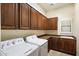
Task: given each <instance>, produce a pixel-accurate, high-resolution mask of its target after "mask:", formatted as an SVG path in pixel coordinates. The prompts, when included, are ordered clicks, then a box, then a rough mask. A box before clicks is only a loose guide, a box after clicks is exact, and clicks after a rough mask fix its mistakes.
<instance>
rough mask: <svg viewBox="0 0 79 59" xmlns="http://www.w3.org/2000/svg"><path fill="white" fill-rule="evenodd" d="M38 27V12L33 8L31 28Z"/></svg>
mask: <svg viewBox="0 0 79 59" xmlns="http://www.w3.org/2000/svg"><path fill="white" fill-rule="evenodd" d="M37 28H38V12H37V11H36V10H35V9H34V8H31V29H37Z"/></svg>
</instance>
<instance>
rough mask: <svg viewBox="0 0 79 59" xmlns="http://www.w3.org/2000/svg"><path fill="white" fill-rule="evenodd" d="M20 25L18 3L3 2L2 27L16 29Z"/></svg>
mask: <svg viewBox="0 0 79 59" xmlns="http://www.w3.org/2000/svg"><path fill="white" fill-rule="evenodd" d="M17 27H18V4H15V3H2V4H1V28H2V29H14V28H17Z"/></svg>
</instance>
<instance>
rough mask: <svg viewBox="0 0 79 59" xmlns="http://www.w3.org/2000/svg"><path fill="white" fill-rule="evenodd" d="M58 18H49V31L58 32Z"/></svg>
mask: <svg viewBox="0 0 79 59" xmlns="http://www.w3.org/2000/svg"><path fill="white" fill-rule="evenodd" d="M57 23H58V17H53V18H49V30H57Z"/></svg>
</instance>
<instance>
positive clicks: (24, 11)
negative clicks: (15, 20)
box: [20, 4, 30, 29]
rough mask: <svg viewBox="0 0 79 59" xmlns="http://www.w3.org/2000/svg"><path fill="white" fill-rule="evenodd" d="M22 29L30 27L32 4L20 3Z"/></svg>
mask: <svg viewBox="0 0 79 59" xmlns="http://www.w3.org/2000/svg"><path fill="white" fill-rule="evenodd" d="M20 29H30V6H29V5H28V4H20Z"/></svg>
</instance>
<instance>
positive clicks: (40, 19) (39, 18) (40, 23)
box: [38, 13, 42, 30]
mask: <svg viewBox="0 0 79 59" xmlns="http://www.w3.org/2000/svg"><path fill="white" fill-rule="evenodd" d="M38 29H39V30H42V15H41V14H40V13H38Z"/></svg>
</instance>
